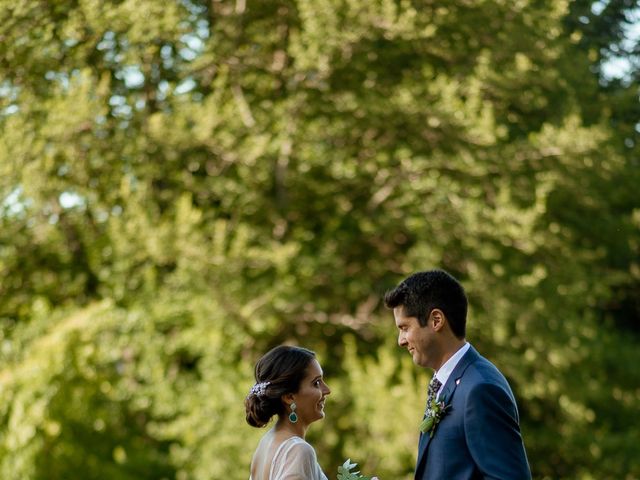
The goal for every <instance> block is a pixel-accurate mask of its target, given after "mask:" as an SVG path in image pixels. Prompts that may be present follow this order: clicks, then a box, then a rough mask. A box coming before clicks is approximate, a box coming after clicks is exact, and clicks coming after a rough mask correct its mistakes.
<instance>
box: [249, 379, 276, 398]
mask: <svg viewBox="0 0 640 480" xmlns="http://www.w3.org/2000/svg"><path fill="white" fill-rule="evenodd" d="M269 385H271V382H259V383H256V384H255V385H254V386H253V387H251V390H250V391H249V396H251V395H255V396H256V397H262V396H263V395H264V394H265V393H266V392H267V387H268V386H269Z"/></svg>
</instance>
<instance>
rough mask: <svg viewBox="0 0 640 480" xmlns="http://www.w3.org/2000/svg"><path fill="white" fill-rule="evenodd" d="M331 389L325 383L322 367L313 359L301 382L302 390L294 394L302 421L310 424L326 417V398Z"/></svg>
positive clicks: (297, 411) (297, 410)
mask: <svg viewBox="0 0 640 480" xmlns="http://www.w3.org/2000/svg"><path fill="white" fill-rule="evenodd" d="M330 393H331V390H330V389H329V387H328V386H327V384H326V383H324V379H323V378H322V368H321V367H320V364H319V363H318V361H317V360H315V359H314V360H312V361H311V363H310V364H309V366H308V367H307V372H306V375H305V377H304V379H303V380H302V383H301V384H300V390H298V393H296V394H295V395H294V400H295V402H296V413H297V414H298V417H299V418H300V420H301V421H302V422H304V423H305V424H306V425H309V424H310V423H312V422H315V421H316V420H320V419H321V418H324V400H325V397H326V396H327V395H329V394H330Z"/></svg>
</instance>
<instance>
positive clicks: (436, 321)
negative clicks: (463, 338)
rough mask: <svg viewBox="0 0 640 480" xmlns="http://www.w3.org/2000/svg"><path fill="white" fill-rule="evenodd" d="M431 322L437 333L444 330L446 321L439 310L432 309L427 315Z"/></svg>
mask: <svg viewBox="0 0 640 480" xmlns="http://www.w3.org/2000/svg"><path fill="white" fill-rule="evenodd" d="M429 317H430V318H431V321H432V322H433V329H434V330H435V331H436V332H438V331H440V330H442V329H443V328H444V325H445V323H446V322H447V321H446V317H445V316H444V312H443V311H442V310H440V309H439V308H434V309H433V310H431V314H430V315H429Z"/></svg>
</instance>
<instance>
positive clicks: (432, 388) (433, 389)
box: [427, 375, 442, 410]
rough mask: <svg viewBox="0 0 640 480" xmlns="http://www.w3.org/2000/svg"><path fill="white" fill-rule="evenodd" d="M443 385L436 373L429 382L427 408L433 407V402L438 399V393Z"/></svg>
mask: <svg viewBox="0 0 640 480" xmlns="http://www.w3.org/2000/svg"><path fill="white" fill-rule="evenodd" d="M441 386H442V383H441V382H440V380H438V379H437V378H436V376H435V375H434V376H433V378H432V379H431V381H430V382H429V388H428V389H427V410H429V408H431V402H432V401H433V400H435V399H436V395H437V394H438V390H440V387H441Z"/></svg>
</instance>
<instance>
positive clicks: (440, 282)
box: [384, 270, 467, 338]
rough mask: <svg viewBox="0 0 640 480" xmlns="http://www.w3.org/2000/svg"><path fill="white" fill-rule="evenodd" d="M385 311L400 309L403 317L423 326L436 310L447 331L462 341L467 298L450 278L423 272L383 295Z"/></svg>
mask: <svg viewBox="0 0 640 480" xmlns="http://www.w3.org/2000/svg"><path fill="white" fill-rule="evenodd" d="M384 304H385V305H386V306H387V308H396V307H399V306H402V307H404V314H405V315H407V316H409V317H416V318H417V319H418V323H419V324H420V326H422V327H424V326H426V325H427V320H428V319H429V315H430V314H431V311H432V310H433V309H434V308H439V309H440V310H442V312H443V313H444V314H445V316H446V317H447V321H448V322H449V326H450V327H451V331H452V332H453V334H454V335H455V336H456V337H458V338H464V336H465V332H466V326H467V296H466V295H465V293H464V288H463V287H462V285H461V284H460V282H458V280H456V279H455V278H454V277H453V275H451V274H450V273H447V272H445V271H444V270H427V271H426V272H418V273H414V274H413V275H411V276H409V277H407V278H406V279H405V280H403V281H402V282H400V284H399V285H398V286H397V287H396V288H394V289H393V290H390V291H388V292H387V293H386V294H385V296H384Z"/></svg>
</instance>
